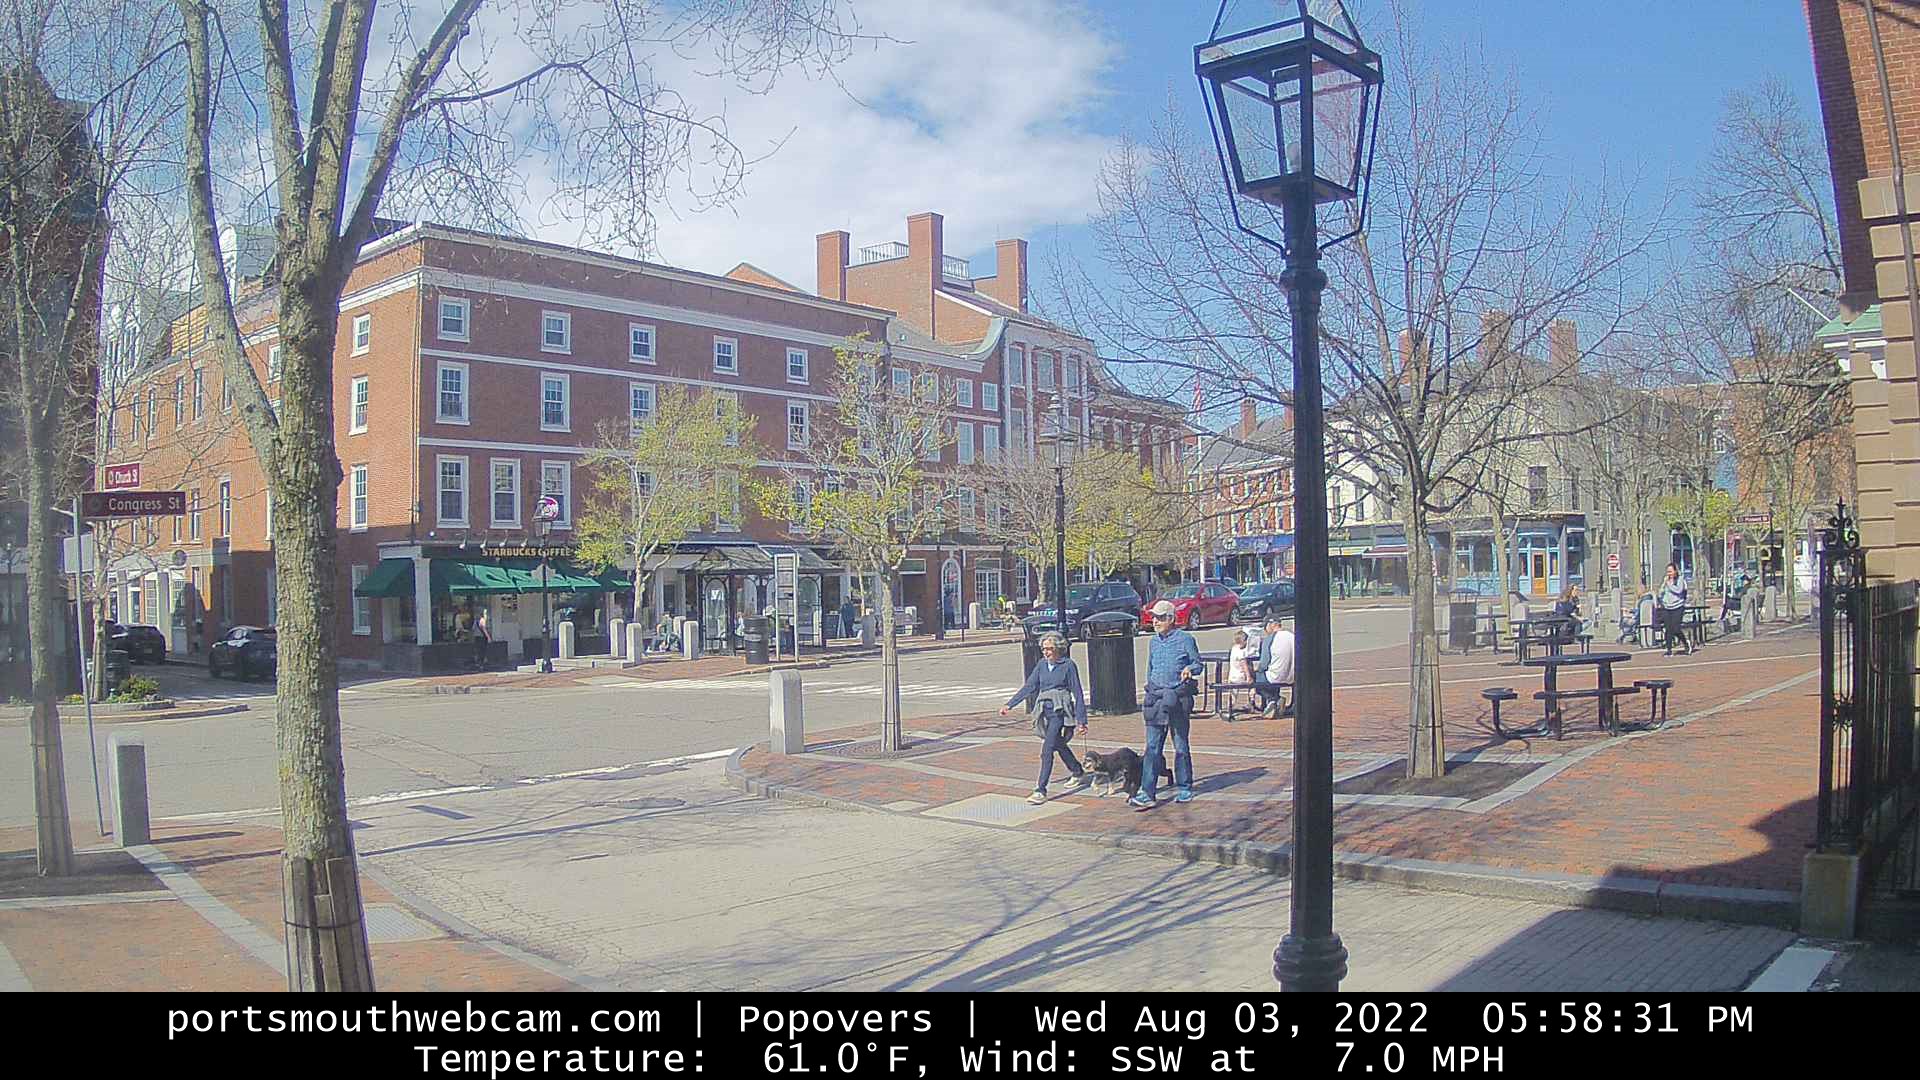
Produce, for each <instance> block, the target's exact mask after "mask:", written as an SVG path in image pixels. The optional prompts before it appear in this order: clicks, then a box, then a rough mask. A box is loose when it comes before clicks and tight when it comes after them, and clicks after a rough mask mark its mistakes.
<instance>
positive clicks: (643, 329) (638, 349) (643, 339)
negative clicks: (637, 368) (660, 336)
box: [627, 323, 653, 364]
mask: <svg viewBox="0 0 1920 1080" xmlns="http://www.w3.org/2000/svg"><path fill="white" fill-rule="evenodd" d="M627 359H629V360H631V361H633V362H634V363H636V364H651V363H653V327H651V326H647V325H644V324H642V323H628V324H627Z"/></svg>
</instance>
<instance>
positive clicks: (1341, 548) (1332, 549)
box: [1327, 544, 1368, 556]
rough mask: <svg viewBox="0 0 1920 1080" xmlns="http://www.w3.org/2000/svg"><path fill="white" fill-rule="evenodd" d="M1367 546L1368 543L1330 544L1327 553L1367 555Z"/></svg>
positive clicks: (1333, 554)
mask: <svg viewBox="0 0 1920 1080" xmlns="http://www.w3.org/2000/svg"><path fill="white" fill-rule="evenodd" d="M1367 548H1368V545H1366V544H1328V545H1327V554H1328V555H1330V556H1346V555H1365V554H1366V553H1367Z"/></svg>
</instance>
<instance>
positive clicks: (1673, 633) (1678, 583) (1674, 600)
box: [1655, 563, 1693, 656]
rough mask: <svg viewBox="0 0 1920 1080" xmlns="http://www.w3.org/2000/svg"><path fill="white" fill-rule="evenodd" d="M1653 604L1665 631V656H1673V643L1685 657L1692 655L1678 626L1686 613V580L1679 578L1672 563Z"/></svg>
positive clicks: (1690, 646)
mask: <svg viewBox="0 0 1920 1080" xmlns="http://www.w3.org/2000/svg"><path fill="white" fill-rule="evenodd" d="M1655 602H1656V603H1657V604H1658V605H1659V608H1660V625H1661V626H1662V627H1664V628H1665V629H1666V637H1667V655H1668V656H1672V655H1673V646H1674V643H1675V642H1679V644H1680V647H1681V648H1682V649H1684V650H1685V651H1686V653H1687V655H1689V656H1691V655H1693V645H1692V643H1691V642H1689V641H1688V640H1687V635H1686V632H1685V631H1684V630H1683V629H1682V628H1681V626H1680V621H1681V620H1682V619H1683V618H1685V617H1686V612H1687V579H1686V578H1683V577H1681V576H1680V568H1679V567H1678V566H1676V565H1674V564H1673V563H1668V564H1667V579H1666V580H1665V581H1663V582H1661V583H1660V594H1659V596H1658V597H1657V598H1656V601H1655Z"/></svg>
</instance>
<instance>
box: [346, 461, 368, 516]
mask: <svg viewBox="0 0 1920 1080" xmlns="http://www.w3.org/2000/svg"><path fill="white" fill-rule="evenodd" d="M347 525H348V526H349V527H351V528H355V529H364V528H366V527H367V467H366V466H365V465H355V466H354V467H353V472H352V474H351V475H350V479H349V481H348V485H347Z"/></svg>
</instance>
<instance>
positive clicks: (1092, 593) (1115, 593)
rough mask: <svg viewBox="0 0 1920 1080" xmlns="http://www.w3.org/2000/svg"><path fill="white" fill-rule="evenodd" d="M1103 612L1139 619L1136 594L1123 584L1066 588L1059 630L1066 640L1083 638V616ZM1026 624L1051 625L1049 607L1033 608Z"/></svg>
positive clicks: (1106, 583) (1053, 622) (1052, 617)
mask: <svg viewBox="0 0 1920 1080" xmlns="http://www.w3.org/2000/svg"><path fill="white" fill-rule="evenodd" d="M1103 611H1118V612H1121V613H1122V614H1125V615H1131V616H1134V617H1135V618H1136V619H1137V618H1138V617H1139V612H1140V594H1139V593H1137V592H1135V591H1134V590H1133V586H1132V585H1131V584H1129V583H1127V582H1124V581H1098V582H1088V583H1086V584H1084V585H1069V586H1067V624H1066V626H1064V627H1061V630H1062V632H1063V633H1065V634H1066V635H1067V636H1068V637H1070V638H1078V637H1084V636H1085V634H1086V627H1085V625H1083V624H1084V623H1085V622H1086V619H1087V616H1089V615H1098V614H1100V613H1101V612H1103ZM1024 621H1025V622H1026V623H1028V624H1034V623H1048V624H1051V625H1058V624H1057V623H1056V622H1055V617H1054V610H1053V606H1052V605H1047V606H1046V607H1036V608H1034V609H1033V614H1031V615H1028V616H1027V617H1026V619H1025V620H1024Z"/></svg>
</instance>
